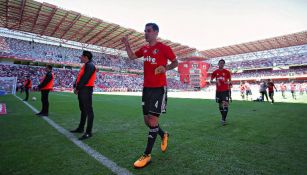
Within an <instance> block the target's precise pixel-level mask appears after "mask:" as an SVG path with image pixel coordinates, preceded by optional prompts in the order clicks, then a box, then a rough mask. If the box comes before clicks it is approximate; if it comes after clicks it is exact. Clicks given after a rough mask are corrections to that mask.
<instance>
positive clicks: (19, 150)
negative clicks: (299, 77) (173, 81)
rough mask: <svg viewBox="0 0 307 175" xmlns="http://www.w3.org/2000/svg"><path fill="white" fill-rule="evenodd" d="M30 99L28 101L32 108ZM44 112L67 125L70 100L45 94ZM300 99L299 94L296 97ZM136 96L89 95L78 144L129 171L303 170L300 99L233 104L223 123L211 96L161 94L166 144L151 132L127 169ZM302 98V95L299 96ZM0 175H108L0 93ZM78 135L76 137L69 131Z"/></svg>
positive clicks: (137, 122) (305, 152) (135, 145)
mask: <svg viewBox="0 0 307 175" xmlns="http://www.w3.org/2000/svg"><path fill="white" fill-rule="evenodd" d="M31 95H32V96H36V98H37V99H38V100H37V101H29V103H30V104H31V105H33V106H34V107H35V108H37V109H38V110H40V100H39V99H40V94H39V93H32V94H31ZM49 98H50V99H49V101H50V117H49V118H51V119H52V120H54V121H55V122H56V123H58V124H59V125H61V126H62V127H64V128H66V129H67V130H70V129H75V128H76V127H77V125H78V123H79V116H80V111H79V108H78V101H77V97H76V96H75V95H73V94H69V93H51V94H50V96H49ZM304 98H306V96H305V97H304ZM140 100H141V97H132V96H115V95H94V97H93V107H94V112H95V119H94V129H93V137H92V138H91V139H89V140H86V141H85V143H86V144H88V145H89V146H91V147H92V148H93V149H95V150H97V151H98V152H100V153H101V154H103V155H105V156H106V157H108V158H109V159H111V160H112V161H114V162H116V163H117V164H118V165H119V166H121V167H123V168H126V169H128V170H129V171H130V172H132V173H133V174H304V173H306V172H307V166H306V165H307V132H306V131H307V127H306V125H307V118H306V116H307V114H306V113H307V108H306V104H302V103H296V104H295V103H275V104H274V105H271V104H270V103H257V102H246V101H234V102H233V103H231V106H230V112H229V114H228V125H226V126H221V125H220V113H219V111H218V106H217V104H216V103H215V102H214V101H213V100H199V99H175V98H169V100H168V108H167V110H168V112H167V114H165V115H162V116H161V117H160V125H161V126H162V128H163V129H164V130H166V131H169V133H170V139H169V148H168V150H167V152H166V153H162V152H161V150H160V143H161V139H160V137H159V136H158V137H157V140H156V143H155V146H154V149H153V151H152V163H151V164H150V165H149V166H147V167H146V168H144V169H134V168H133V166H132V165H133V162H134V161H135V160H136V159H137V158H139V156H140V155H141V154H142V153H143V151H144V149H145V146H146V142H147V134H148V129H147V128H146V127H145V125H144V123H143V116H142V111H141V102H140ZM306 100H307V98H306ZM0 102H5V103H6V104H7V111H8V115H5V116H0V126H1V127H0V138H1V139H0V140H1V142H0V150H1V154H0V155H1V156H0V174H112V172H111V171H110V170H108V169H107V168H105V167H103V166H102V165H100V164H99V163H98V162H97V161H96V160H94V159H93V158H91V157H90V156H88V155H87V154H86V153H84V152H83V151H82V150H80V149H79V148H78V147H77V146H75V145H74V144H73V143H72V142H70V141H69V140H67V139H66V138H65V137H64V136H63V135H61V134H60V133H58V132H57V131H56V130H55V129H53V128H52V127H51V126H49V125H48V124H47V123H46V122H45V121H44V120H42V119H40V118H39V117H36V116H35V115H34V113H33V112H32V111H31V110H30V109H29V108H28V107H27V106H26V105H24V104H23V103H22V102H21V101H19V100H18V99H17V98H15V97H13V96H4V97H0ZM76 136H81V134H76Z"/></svg>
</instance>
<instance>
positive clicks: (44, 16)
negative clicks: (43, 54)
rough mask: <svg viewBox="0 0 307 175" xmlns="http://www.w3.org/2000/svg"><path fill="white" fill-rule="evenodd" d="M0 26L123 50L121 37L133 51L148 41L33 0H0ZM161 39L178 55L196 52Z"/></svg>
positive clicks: (90, 18)
mask: <svg viewBox="0 0 307 175" xmlns="http://www.w3.org/2000/svg"><path fill="white" fill-rule="evenodd" d="M0 27H3V28H7V29H11V30H17V31H22V32H29V33H34V34H37V35H41V36H49V37H55V38H60V39H63V40H70V41H76V42H80V43H86V44H92V45H97V46H102V47H106V48H112V49H117V50H124V45H123V44H122V42H121V38H122V37H123V36H125V35H129V36H130V37H129V40H130V43H131V47H132V49H133V50H136V49H137V48H139V47H140V46H141V45H144V44H146V43H145V40H144V33H141V32H137V31H135V30H133V29H128V28H125V27H122V26H120V25H117V24H113V23H110V22H106V21H103V20H102V19H98V18H94V17H88V16H85V15H82V14H80V13H78V12H74V11H69V10H65V9H62V8H59V7H57V6H55V5H52V4H48V3H40V2H36V1H33V0H0ZM159 40H160V41H161V42H163V43H165V44H167V45H169V46H170V47H171V48H172V49H173V50H174V52H175V54H176V55H177V56H178V57H182V56H184V55H189V54H192V53H194V52H195V51H196V49H195V48H191V47H189V46H185V45H182V44H180V43H175V42H172V41H169V40H165V39H161V38H159Z"/></svg>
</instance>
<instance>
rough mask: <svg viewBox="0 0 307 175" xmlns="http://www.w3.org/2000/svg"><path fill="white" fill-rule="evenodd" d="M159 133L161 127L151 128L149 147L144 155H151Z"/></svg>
mask: <svg viewBox="0 0 307 175" xmlns="http://www.w3.org/2000/svg"><path fill="white" fill-rule="evenodd" d="M158 131H159V126H155V127H150V129H149V134H148V141H147V147H146V150H145V152H144V154H146V155H148V154H150V153H151V150H152V147H153V145H154V143H155V141H156V138H157V134H158Z"/></svg>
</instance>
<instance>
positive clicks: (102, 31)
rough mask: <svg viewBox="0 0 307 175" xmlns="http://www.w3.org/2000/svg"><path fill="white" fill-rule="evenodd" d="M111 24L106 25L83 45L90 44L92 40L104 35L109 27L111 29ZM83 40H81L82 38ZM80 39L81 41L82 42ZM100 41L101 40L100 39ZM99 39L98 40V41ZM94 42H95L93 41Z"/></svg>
mask: <svg viewBox="0 0 307 175" xmlns="http://www.w3.org/2000/svg"><path fill="white" fill-rule="evenodd" d="M111 26H112V24H109V25H107V26H106V27H105V28H104V29H102V30H101V31H100V32H98V33H96V34H95V35H94V36H92V37H91V38H89V39H88V40H86V41H85V43H91V42H92V41H93V39H95V38H97V37H98V36H99V35H101V34H102V33H104V32H105V31H106V30H107V29H108V28H109V27H111ZM82 39H83V38H82ZM82 39H81V40H82ZM100 39H101V38H100ZM100 39H99V40H100ZM95 42H96V41H95Z"/></svg>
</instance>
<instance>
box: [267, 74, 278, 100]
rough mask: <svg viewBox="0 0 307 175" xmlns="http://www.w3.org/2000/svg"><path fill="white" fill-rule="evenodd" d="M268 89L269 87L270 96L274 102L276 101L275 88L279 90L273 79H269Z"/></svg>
mask: <svg viewBox="0 0 307 175" xmlns="http://www.w3.org/2000/svg"><path fill="white" fill-rule="evenodd" d="M267 84H268V89H269V97H270V99H271V100H272V103H274V88H275V90H276V92H277V88H276V86H275V84H274V83H273V82H272V81H271V79H268V83H267Z"/></svg>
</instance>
